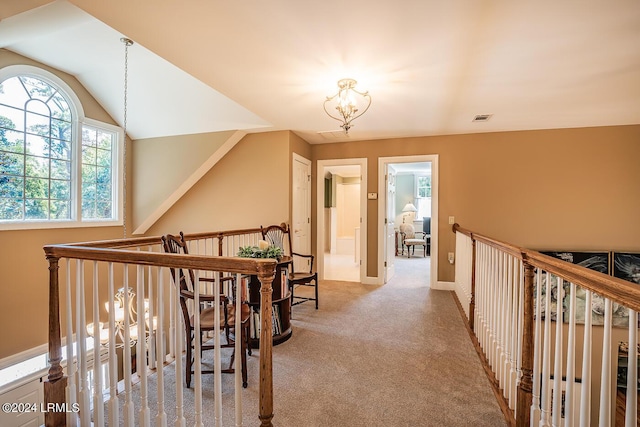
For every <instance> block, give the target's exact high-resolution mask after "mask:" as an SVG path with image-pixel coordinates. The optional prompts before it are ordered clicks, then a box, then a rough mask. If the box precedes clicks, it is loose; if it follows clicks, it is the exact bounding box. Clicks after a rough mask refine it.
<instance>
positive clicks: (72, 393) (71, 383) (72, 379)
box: [66, 259, 80, 427]
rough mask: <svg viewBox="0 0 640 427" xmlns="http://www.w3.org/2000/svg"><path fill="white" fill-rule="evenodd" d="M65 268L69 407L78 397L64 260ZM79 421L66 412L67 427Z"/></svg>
mask: <svg viewBox="0 0 640 427" xmlns="http://www.w3.org/2000/svg"><path fill="white" fill-rule="evenodd" d="M66 266H67V280H66V283H67V295H66V302H67V304H66V310H67V346H66V353H67V379H68V382H67V392H66V394H67V396H66V398H67V399H66V401H67V402H69V404H70V405H73V404H74V403H77V402H78V395H77V389H76V367H77V365H76V364H75V363H74V362H73V313H72V311H73V303H72V300H71V261H70V260H69V259H66ZM79 422H80V420H79V419H78V414H77V413H75V412H67V425H68V426H73V427H75V426H77V425H78V423H79Z"/></svg>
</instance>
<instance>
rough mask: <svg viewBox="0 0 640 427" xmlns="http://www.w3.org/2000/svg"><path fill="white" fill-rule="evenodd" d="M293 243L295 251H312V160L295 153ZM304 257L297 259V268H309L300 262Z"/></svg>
mask: <svg viewBox="0 0 640 427" xmlns="http://www.w3.org/2000/svg"><path fill="white" fill-rule="evenodd" d="M291 185H292V186H293V188H292V196H291V197H292V201H291V203H292V206H293V207H292V213H291V216H292V218H291V223H292V224H291V239H292V241H291V244H292V246H293V251H294V252H298V253H302V254H310V253H311V161H310V160H308V159H305V158H304V157H301V156H299V155H297V154H295V153H294V154H293V182H292V184H291ZM300 262H305V260H304V259H295V260H294V263H295V268H296V269H308V268H309V267H308V265H307V266H302V265H300V264H299V263H300ZM306 262H308V261H306Z"/></svg>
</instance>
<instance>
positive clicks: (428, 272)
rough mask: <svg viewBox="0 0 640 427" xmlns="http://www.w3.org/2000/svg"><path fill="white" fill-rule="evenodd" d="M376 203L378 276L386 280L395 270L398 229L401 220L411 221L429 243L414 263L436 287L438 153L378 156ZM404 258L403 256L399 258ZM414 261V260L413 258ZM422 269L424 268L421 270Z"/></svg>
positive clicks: (416, 254)
mask: <svg viewBox="0 0 640 427" xmlns="http://www.w3.org/2000/svg"><path fill="white" fill-rule="evenodd" d="M378 171H379V183H378V185H379V194H380V195H381V196H382V198H383V200H380V201H379V203H378V218H379V219H380V220H379V227H378V233H379V235H380V236H384V238H383V239H381V242H382V243H383V244H381V245H380V246H379V248H378V277H379V278H380V279H381V281H380V283H381V284H382V283H386V282H387V281H388V280H389V279H390V278H391V277H392V276H393V274H394V271H395V267H396V266H395V264H396V262H395V261H396V259H399V258H397V257H398V256H400V257H402V256H404V257H406V256H407V253H406V249H405V251H404V252H403V251H402V249H403V248H402V244H401V242H400V239H399V236H398V231H399V228H400V225H401V224H403V223H404V224H410V225H412V226H413V229H414V230H415V231H416V232H418V237H422V236H423V235H424V234H429V235H430V238H429V240H428V241H427V242H428V245H425V246H424V248H421V249H422V251H423V252H418V251H416V253H415V254H414V255H413V256H414V257H418V256H419V257H422V258H427V260H426V261H427V262H426V263H425V262H420V263H418V262H416V263H415V267H416V268H417V269H419V270H420V271H417V273H418V274H424V276H423V277H424V278H425V281H427V282H428V284H429V286H431V287H432V288H435V289H437V278H438V271H437V266H438V261H437V260H438V250H437V248H438V244H437V242H438V156H437V155H424V156H406V157H386V158H380V159H379V163H378ZM402 259H403V260H404V258H402ZM416 261H417V260H416ZM422 270H424V271H422Z"/></svg>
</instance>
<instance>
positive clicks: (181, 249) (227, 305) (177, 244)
mask: <svg viewBox="0 0 640 427" xmlns="http://www.w3.org/2000/svg"><path fill="white" fill-rule="evenodd" d="M162 245H163V248H164V251H165V252H167V253H173V254H180V253H182V254H185V255H188V254H189V250H188V247H187V244H186V242H185V240H184V234H183V233H182V232H180V234H179V235H177V236H176V235H172V234H167V235H165V236H162ZM170 270H171V277H172V279H173V283H174V284H175V285H176V286H180V308H181V309H182V317H183V320H184V326H185V337H186V353H187V354H186V358H185V382H186V385H187V387H191V376H192V375H193V373H194V370H193V362H194V359H193V350H194V348H195V347H194V339H195V330H194V324H195V323H194V316H195V315H196V313H194V312H196V309H195V307H194V303H193V301H194V297H195V294H194V288H193V284H194V283H195V274H194V272H193V270H191V269H183V268H171V269H170ZM185 270H186V272H185ZM198 280H199V281H200V282H209V283H213V284H214V292H219V293H220V295H219V301H220V309H219V313H220V329H219V330H216V326H215V307H214V306H212V305H213V304H214V303H215V297H216V296H215V294H204V293H200V294H199V300H200V307H198V309H197V315H199V316H200V336H199V337H198V338H199V339H200V343H201V346H200V348H201V350H202V351H205V350H213V349H215V344H213V343H211V342H212V340H208V341H207V342H204V343H203V337H204V336H205V335H206V334H208V333H209V332H217V333H224V336H225V339H226V342H225V343H224V344H221V345H220V348H233V349H234V350H233V353H232V354H231V360H230V362H229V367H228V368H226V369H223V370H222V372H223V373H229V374H232V373H235V369H234V368H233V364H234V360H235V336H234V335H235V333H236V322H237V319H236V318H237V316H236V307H235V304H234V303H233V301H232V298H230V297H229V296H227V295H225V294H224V293H223V288H224V284H225V282H230V284H231V288H234V287H235V285H236V283H235V278H234V277H233V276H226V277H221V278H220V283H219V284H218V286H215V284H216V282H215V279H214V278H209V277H199V279H198ZM232 293H233V292H232ZM236 294H238V293H237V292H236ZM249 317H250V309H249V306H248V304H246V303H244V302H243V303H242V304H241V316H240V319H241V320H240V331H241V332H240V334H241V337H240V339H241V340H242V341H241V343H242V355H241V357H240V360H241V365H242V366H241V369H242V386H243V387H244V388H246V387H247V385H248V383H247V352H248V353H249V355H251V343H250V341H249V327H250V325H249ZM201 372H202V373H203V374H212V373H214V370H202V371H201Z"/></svg>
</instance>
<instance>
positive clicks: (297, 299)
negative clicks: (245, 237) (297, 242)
mask: <svg viewBox="0 0 640 427" xmlns="http://www.w3.org/2000/svg"><path fill="white" fill-rule="evenodd" d="M260 232H261V233H262V238H263V239H264V240H266V241H267V242H269V243H270V244H272V245H275V246H278V247H279V248H280V249H282V251H283V252H284V253H285V255H290V256H292V257H299V258H302V259H303V260H305V261H307V262H306V263H303V264H306V266H307V267H308V268H304V269H302V268H300V266H298V269H297V270H296V267H295V266H294V265H295V262H293V263H291V270H290V272H289V274H288V276H287V283H288V284H289V290H290V292H291V305H292V306H294V305H298V304H302V303H303V302H307V301H315V305H316V310H317V309H318V272H317V271H314V270H313V261H314V260H315V257H314V256H313V255H311V254H301V253H297V252H293V249H292V244H291V229H290V228H289V224H285V223H282V224H280V225H270V226H268V227H262V226H260ZM299 286H308V287H313V289H314V296H312V297H309V296H300V294H298V295H296V293H295V289H296V288H297V287H299Z"/></svg>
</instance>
